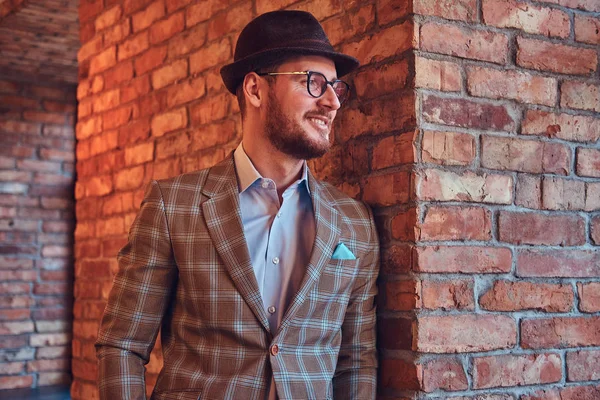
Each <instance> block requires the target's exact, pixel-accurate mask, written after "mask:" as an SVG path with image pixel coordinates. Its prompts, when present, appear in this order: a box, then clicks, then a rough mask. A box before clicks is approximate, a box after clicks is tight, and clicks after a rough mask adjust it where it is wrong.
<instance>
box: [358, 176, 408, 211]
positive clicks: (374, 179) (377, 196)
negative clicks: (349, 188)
mask: <svg viewBox="0 0 600 400" xmlns="http://www.w3.org/2000/svg"><path fill="white" fill-rule="evenodd" d="M409 179H410V178H409V174H408V173H406V172H396V173H393V174H387V175H377V176H371V177H369V178H367V180H366V181H365V184H364V191H363V201H365V202H367V203H369V204H371V205H378V206H389V205H396V204H400V203H406V202H407V201H408V198H409V195H410V189H409Z"/></svg>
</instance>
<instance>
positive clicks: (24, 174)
mask: <svg viewBox="0 0 600 400" xmlns="http://www.w3.org/2000/svg"><path fill="white" fill-rule="evenodd" d="M31 177H32V173H31V172H28V171H18V170H12V171H0V181H3V182H24V183H28V182H30V181H31Z"/></svg>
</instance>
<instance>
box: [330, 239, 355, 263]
mask: <svg viewBox="0 0 600 400" xmlns="http://www.w3.org/2000/svg"><path fill="white" fill-rule="evenodd" d="M331 259H333V260H356V257H355V256H354V254H352V252H351V251H350V250H348V248H347V247H346V245H345V244H344V243H340V244H338V245H337V247H336V248H335V251H334V252H333V256H331Z"/></svg>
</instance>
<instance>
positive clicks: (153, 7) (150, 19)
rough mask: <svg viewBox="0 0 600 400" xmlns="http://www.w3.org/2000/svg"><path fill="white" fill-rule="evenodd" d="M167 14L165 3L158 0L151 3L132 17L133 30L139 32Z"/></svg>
mask: <svg viewBox="0 0 600 400" xmlns="http://www.w3.org/2000/svg"><path fill="white" fill-rule="evenodd" d="M164 15H165V3H164V1H163V0H158V1H155V2H153V3H152V4H150V5H149V6H148V7H146V8H145V9H144V10H142V11H139V12H137V13H135V14H133V16H132V17H131V21H132V26H133V32H139V31H141V30H142V29H146V28H147V27H149V26H150V25H152V24H153V23H154V22H155V21H157V20H159V19H161V18H162V17H163V16H164Z"/></svg>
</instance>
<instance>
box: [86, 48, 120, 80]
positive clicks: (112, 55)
mask: <svg viewBox="0 0 600 400" xmlns="http://www.w3.org/2000/svg"><path fill="white" fill-rule="evenodd" d="M116 64H117V49H116V47H115V46H111V47H109V48H108V49H106V50H103V51H102V52H100V53H97V54H96V55H95V56H93V57H92V58H91V61H90V76H93V75H95V74H97V73H99V72H102V71H105V70H107V69H109V68H111V67H113V66H115V65H116Z"/></svg>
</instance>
